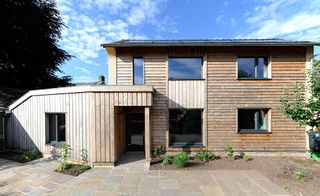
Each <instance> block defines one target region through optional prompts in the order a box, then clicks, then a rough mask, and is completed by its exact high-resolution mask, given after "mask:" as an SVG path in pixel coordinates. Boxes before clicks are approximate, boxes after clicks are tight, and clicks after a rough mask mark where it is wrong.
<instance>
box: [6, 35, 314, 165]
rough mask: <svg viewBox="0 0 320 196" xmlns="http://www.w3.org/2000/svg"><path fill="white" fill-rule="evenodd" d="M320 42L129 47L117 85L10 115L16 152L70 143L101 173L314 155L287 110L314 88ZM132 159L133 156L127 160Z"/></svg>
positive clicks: (116, 59) (44, 94) (34, 95)
mask: <svg viewBox="0 0 320 196" xmlns="http://www.w3.org/2000/svg"><path fill="white" fill-rule="evenodd" d="M315 45H319V43H314V42H308V41H286V40H280V39H257V40H250V39H247V40H246V39H217V40H215V39H209V40H121V41H118V42H113V43H109V44H102V47H103V48H105V49H106V50H107V52H108V64H109V77H108V79H109V82H108V85H88V86H74V87H64V88H54V89H44V90H33V91H29V92H28V93H26V94H25V95H24V96H22V97H21V98H20V99H18V100H17V101H16V102H14V103H13V104H11V105H10V106H9V108H8V110H9V112H10V114H9V115H8V117H7V123H6V124H7V126H6V146H7V147H8V148H13V149H22V150H32V149H34V148H37V149H39V150H40V151H41V152H42V153H44V154H50V153H52V152H53V151H54V148H55V146H56V145H60V144H65V143H66V144H69V145H70V146H71V148H72V149H73V151H72V155H71V158H72V159H74V160H81V157H80V153H79V151H81V150H85V151H86V152H87V153H88V158H89V161H90V162H91V163H93V164H94V165H113V164H114V163H116V161H117V160H118V159H119V156H120V155H121V154H123V153H125V152H127V151H144V152H145V158H146V160H148V161H149V160H150V157H151V150H152V148H153V147H155V146H157V145H160V144H162V145H164V146H165V147H166V148H167V151H172V152H175V151H182V150H185V151H197V150H199V149H200V148H208V149H209V150H212V151H215V152H220V151H223V148H224V146H225V145H226V144H231V145H232V146H233V148H234V149H235V151H244V152H260V153H277V152H284V153H286V152H291V153H292V152H293V153H298V152H302V153H303V152H306V150H307V147H306V146H307V140H306V133H305V128H304V127H300V126H299V125H298V124H297V123H296V122H294V121H292V120H289V119H287V118H286V117H285V116H284V115H283V114H282V112H281V110H280V101H279V100H280V96H281V95H282V94H283V87H284V86H285V85H289V84H291V83H293V82H301V83H305V78H304V69H305V68H306V67H308V66H310V65H311V59H312V56H313V47H314V46H315ZM124 156H125V155H124Z"/></svg>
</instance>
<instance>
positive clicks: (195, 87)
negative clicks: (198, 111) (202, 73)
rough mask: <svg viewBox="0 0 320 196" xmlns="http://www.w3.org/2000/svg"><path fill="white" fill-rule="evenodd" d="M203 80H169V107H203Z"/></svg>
mask: <svg viewBox="0 0 320 196" xmlns="http://www.w3.org/2000/svg"><path fill="white" fill-rule="evenodd" d="M205 84H206V81H205V80H172V81H169V87H168V88H169V90H168V91H169V95H168V97H169V108H204V107H205V90H206V89H205Z"/></svg>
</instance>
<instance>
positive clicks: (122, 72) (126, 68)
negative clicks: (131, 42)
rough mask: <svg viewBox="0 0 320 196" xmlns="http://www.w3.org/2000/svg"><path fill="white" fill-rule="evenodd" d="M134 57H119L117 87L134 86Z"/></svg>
mask: <svg viewBox="0 0 320 196" xmlns="http://www.w3.org/2000/svg"><path fill="white" fill-rule="evenodd" d="M132 58H133V57H132V56H130V55H125V56H118V57H117V68H116V70H117V73H116V79H117V81H116V82H117V85H130V84H133V77H132V76H133V75H132V67H133V66H132Z"/></svg>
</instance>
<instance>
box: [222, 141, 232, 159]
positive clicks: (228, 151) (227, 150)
mask: <svg viewBox="0 0 320 196" xmlns="http://www.w3.org/2000/svg"><path fill="white" fill-rule="evenodd" d="M233 152H234V151H233V148H232V146H231V145H230V144H227V145H225V147H224V153H225V154H226V155H227V157H233Z"/></svg>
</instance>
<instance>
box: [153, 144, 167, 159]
mask: <svg viewBox="0 0 320 196" xmlns="http://www.w3.org/2000/svg"><path fill="white" fill-rule="evenodd" d="M165 153H166V149H165V147H164V146H163V145H159V146H157V147H155V148H154V149H153V154H154V155H155V156H160V155H163V154H165Z"/></svg>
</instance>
